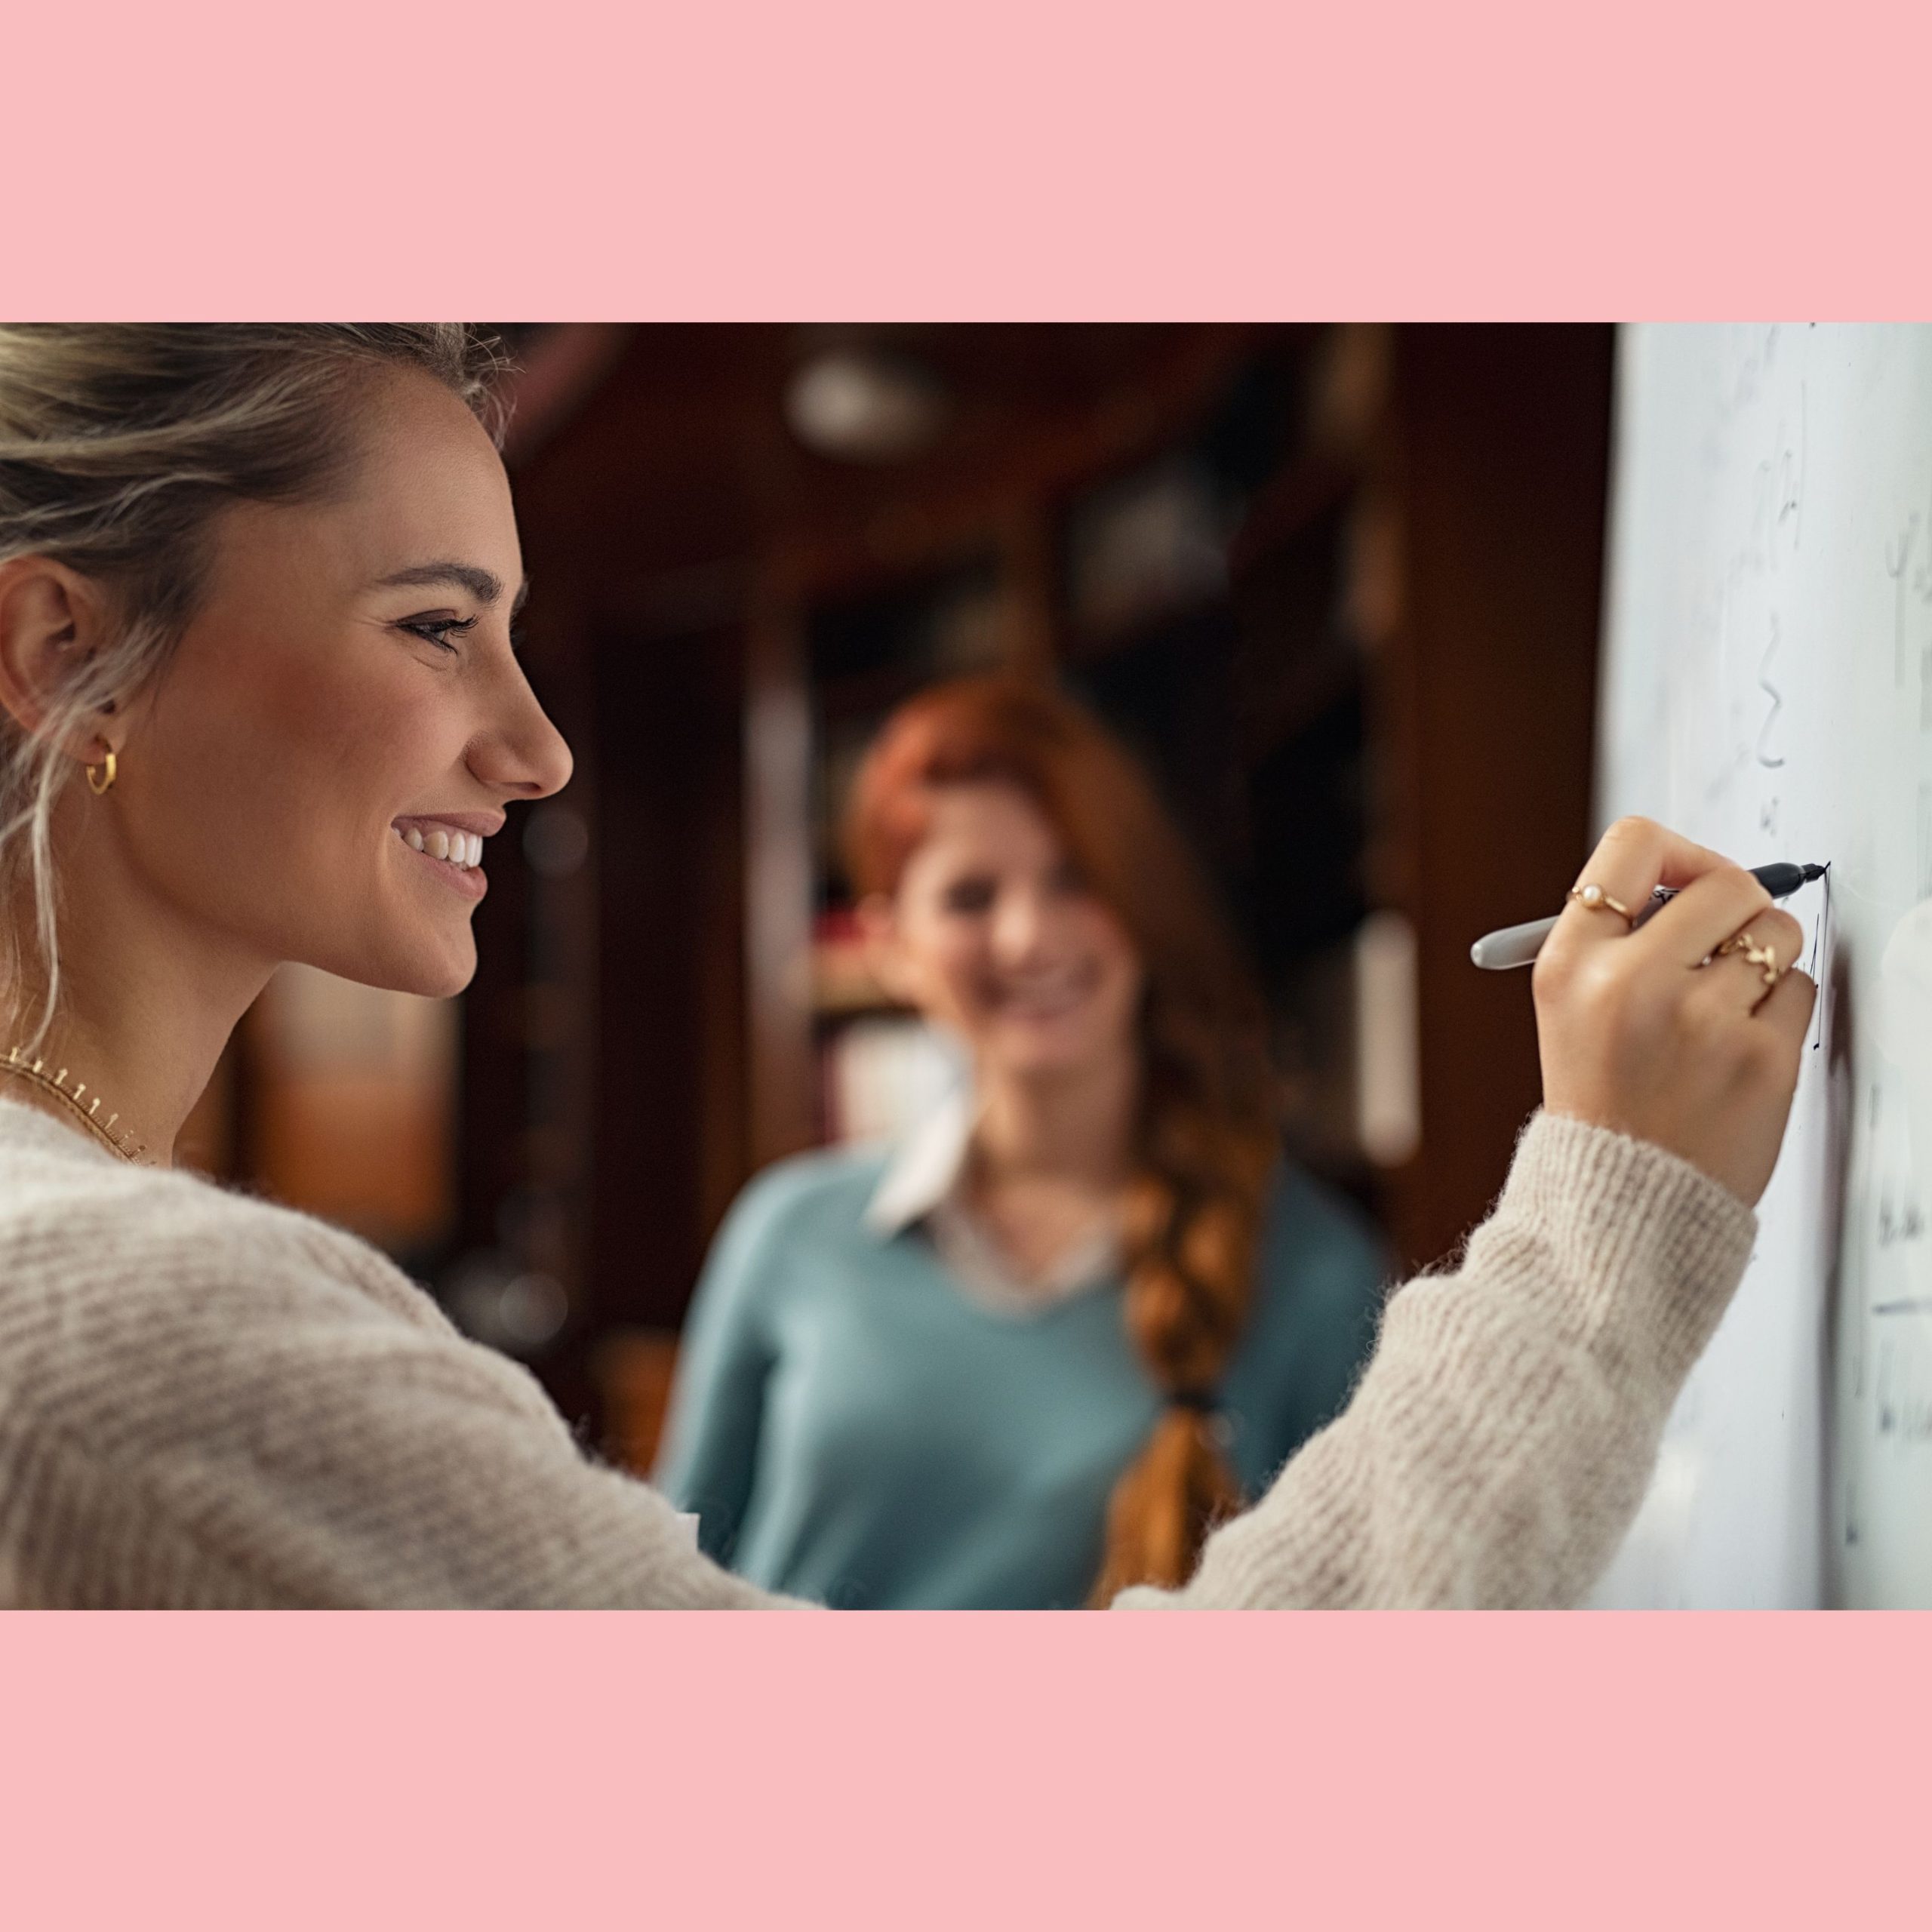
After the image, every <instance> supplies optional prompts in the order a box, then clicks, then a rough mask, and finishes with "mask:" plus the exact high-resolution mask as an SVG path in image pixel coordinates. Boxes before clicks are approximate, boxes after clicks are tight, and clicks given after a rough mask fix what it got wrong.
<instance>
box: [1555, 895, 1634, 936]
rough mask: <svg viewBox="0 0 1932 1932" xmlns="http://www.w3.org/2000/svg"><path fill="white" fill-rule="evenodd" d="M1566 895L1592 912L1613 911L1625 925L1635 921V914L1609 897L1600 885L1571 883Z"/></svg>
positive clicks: (1632, 923)
mask: <svg viewBox="0 0 1932 1932" xmlns="http://www.w3.org/2000/svg"><path fill="white" fill-rule="evenodd" d="M1567 896H1568V897H1571V898H1572V899H1574V900H1576V902H1577V904H1578V905H1579V906H1588V907H1589V909H1590V910H1591V911H1592V912H1597V911H1598V910H1601V911H1603V912H1614V913H1615V914H1616V915H1617V917H1618V918H1620V919H1621V920H1623V921H1624V923H1625V924H1626V925H1631V926H1634V925H1635V924H1636V923H1637V915H1636V914H1635V913H1634V912H1632V911H1631V909H1629V906H1626V905H1624V904H1623V903H1622V902H1621V901H1620V900H1615V899H1613V898H1611V896H1610V894H1608V893H1607V892H1606V891H1604V889H1603V888H1602V887H1601V886H1600V885H1573V886H1572V887H1571V888H1570V891H1569V894H1568V895H1567Z"/></svg>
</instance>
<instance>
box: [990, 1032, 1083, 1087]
mask: <svg viewBox="0 0 1932 1932" xmlns="http://www.w3.org/2000/svg"><path fill="white" fill-rule="evenodd" d="M1107 1051H1109V1042H1107V1041H1102V1040H1097V1039H1096V1038H1094V1033H1093V1029H1091V1027H1089V1026H1058V1025H1054V1024H1051V1023H1048V1024H1045V1025H1037V1024H1026V1023H1021V1024H1008V1025H1007V1026H1002V1027H1001V1029H999V1034H998V1040H997V1041H996V1043H995V1047H994V1051H993V1057H994V1058H995V1060H998V1063H1000V1064H1001V1066H1004V1067H1005V1068H1006V1069H1008V1071H1009V1072H1013V1073H1016V1074H1032V1075H1045V1074H1054V1073H1072V1072H1078V1070H1079V1069H1081V1068H1082V1067H1084V1066H1090V1065H1091V1064H1092V1063H1094V1061H1096V1060H1099V1059H1100V1058H1101V1057H1103V1055H1104V1054H1106V1052H1107Z"/></svg>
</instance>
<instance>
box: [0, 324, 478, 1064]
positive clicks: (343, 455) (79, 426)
mask: <svg viewBox="0 0 1932 1932" xmlns="http://www.w3.org/2000/svg"><path fill="white" fill-rule="evenodd" d="M386 368H387V369H414V370H417V371H420V372H422V373H423V374H426V375H428V376H431V377H434V378H435V380H438V381H439V382H441V383H444V384H445V386H448V388H449V389H451V390H452V391H453V392H454V393H455V394H456V395H458V396H460V397H461V398H463V401H465V402H466V403H467V404H468V405H469V407H470V408H472V410H474V411H475V412H476V414H477V415H478V418H479V419H480V420H481V421H482V422H483V423H484V424H485V427H486V428H488V429H490V430H491V434H492V435H493V436H499V437H500V434H501V427H502V426H501V423H500V421H499V420H497V417H496V415H495V412H494V403H493V400H492V388H491V386H492V383H493V380H494V378H495V377H497V375H498V374H500V371H501V370H502V368H503V357H502V355H501V352H500V349H498V347H497V344H496V343H494V341H493V340H490V339H488V338H487V337H483V336H481V335H479V334H477V333H476V332H475V331H472V330H471V329H469V328H466V327H465V326H463V325H461V324H458V323H454V322H373V323H282V322H265V323H255V322H248V323H118V322H117V323H105V324H94V323H88V324H68V323H52V324H22V325H13V324H8V325H0V563H5V562H6V561H8V560H9V559H11V558H15V557H20V556H42V557H48V558H53V559H54V560H56V561H59V562H60V563H63V564H65V565H67V566H68V567H69V568H70V569H72V570H74V571H78V572H79V573H80V574H82V575H83V576H85V577H88V578H90V579H91V580H93V581H94V582H95V583H97V584H98V585H99V586H100V588H101V589H102V591H103V592H104V594H105V595H106V598H107V600H108V608H109V610H110V611H111V612H112V617H113V622H114V630H113V635H112V639H111V641H109V643H108V645H106V647H105V648H103V649H101V650H100V651H97V652H96V653H94V654H91V657H89V659H88V661H87V662H86V663H83V664H82V665H81V666H78V667H77V669H76V670H75V674H74V675H73V676H72V678H71V679H70V680H69V681H67V682H66V684H65V685H63V688H62V689H61V690H60V692H59V694H58V695H57V699H56V701H55V703H54V705H53V706H52V707H51V709H50V711H49V712H48V715H47V716H46V717H45V718H44V719H43V720H42V722H41V724H40V725H39V726H38V728H37V729H35V730H34V731H26V730H23V728H21V727H20V725H19V724H17V722H16V721H14V719H13V718H11V717H9V716H8V715H7V714H6V713H5V712H0V906H4V907H5V909H6V911H7V914H8V916H7V917H6V918H5V921H4V922H3V923H4V937H0V987H4V988H5V989H6V991H7V993H8V996H9V997H10V998H16V999H17V998H19V997H20V995H22V994H23V992H24V989H26V986H28V985H29V983H30V982H31V981H32V980H35V979H36V978H37V979H38V981H39V983H40V986H41V989H42V1001H41V1011H40V1015H39V1019H38V1023H37V1024H36V1025H35V1028H34V1029H33V1034H32V1038H33V1040H34V1041H35V1042H38V1040H39V1039H40V1038H42V1037H43V1036H44V1035H45V1032H46V1031H47V1029H48V1026H49V1024H50V1023H51V1020H52V1019H53V1017H54V1011H55V1008H56V1004H57V1001H58V998H59V995H60V948H59V905H58V894H57V880H56V878H55V877H54V865H53V854H52V848H51V826H52V823H53V815H54V807H55V804H56V803H57V801H58V799H59V798H60V795H61V792H63V789H64V788H65V787H66V786H67V785H69V784H70V783H72V782H73V780H74V778H75V775H76V774H75V771H74V766H73V761H72V759H71V758H68V757H66V756H65V755H63V753H62V752H61V751H60V746H61V744H62V743H63V742H66V741H67V740H69V738H70V737H71V736H72V734H75V733H76V732H77V731H79V730H81V729H82V728H83V727H84V726H85V724H86V723H87V721H88V720H89V719H91V718H93V717H94V716H95V715H97V714H100V713H102V712H109V711H112V709H115V707H116V706H118V705H120V704H122V703H125V702H126V701H127V700H128V699H129V698H130V697H132V696H133V695H134V694H135V693H136V692H137V691H140V689H141V688H143V686H144V685H146V684H147V683H148V681H149V680H150V679H151V678H153V677H154V676H155V675H156V674H157V673H158V672H159V671H160V670H161V669H162V668H163V666H165V664H166V663H167V662H168V657H169V656H170V654H171V652H172V651H173V649H174V645H175V644H176V643H177V641H178V640H179V638H180V635H181V633H182V632H183V629H185V628H186V625H187V623H188V621H189V619H190V618H191V617H192V616H193V614H194V613H195V608H196V606H197V605H198V601H199V600H200V598H201V595H202V591H203V589H204V588H205V583H206V580H207V574H208V562H209V556H210V550H211V545H210V541H209V539H210V534H211V528H212V526H213V524H214V520H215V518H216V517H217V515H218V514H219V513H220V512H221V511H222V510H223V509H226V508H227V507H228V506H230V505H231V504H234V503H303V502H312V501H315V500H320V499H321V498H324V497H327V496H328V494H329V493H330V492H331V490H332V489H334V488H337V486H338V485H340V482H341V481H342V478H343V472H344V471H345V470H346V468H347V466H349V463H350V462H351V460H352V458H353V456H354V454H355V441H354V437H353V435H352V429H351V423H352V415H351V412H350V411H349V410H348V409H347V408H345V407H344V405H345V403H346V401H347V400H348V399H349V398H350V397H351V395H352V394H353V392H354V391H355V389H356V388H357V387H358V386H359V385H361V384H363V383H367V382H368V380H370V379H371V377H373V376H374V375H375V374H379V373H380V371H383V370H384V369H386ZM29 895H30V896H31V898H32V904H33V909H34V916H33V920H32V925H31V928H29V927H28V926H27V925H26V923H25V922H24V921H23V920H21V919H20V918H19V917H18V915H19V913H20V910H21V909H22V908H23V903H24V902H25V901H26V899H27V898H28V897H29ZM11 1017H13V1018H14V1020H16V1021H17V1020H18V1019H19V1018H20V1015H19V1014H17V1013H16V1014H14V1015H12V1016H11Z"/></svg>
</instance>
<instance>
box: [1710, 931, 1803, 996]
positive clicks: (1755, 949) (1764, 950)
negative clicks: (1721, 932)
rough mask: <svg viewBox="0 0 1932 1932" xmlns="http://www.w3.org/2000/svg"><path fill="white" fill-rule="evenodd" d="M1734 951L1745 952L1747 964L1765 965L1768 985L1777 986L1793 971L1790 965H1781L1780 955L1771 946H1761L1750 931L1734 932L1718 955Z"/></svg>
mask: <svg viewBox="0 0 1932 1932" xmlns="http://www.w3.org/2000/svg"><path fill="white" fill-rule="evenodd" d="M1733 952H1741V953H1743V955H1744V963H1745V964H1746V965H1747V966H1761V967H1763V968H1764V983H1765V985H1766V986H1776V985H1777V983H1778V982H1779V980H1781V979H1783V977H1784V976H1785V975H1786V974H1787V973H1789V971H1791V968H1789V966H1780V964H1778V955H1777V952H1775V951H1774V949H1772V948H1771V947H1770V946H1760V945H1759V944H1758V942H1757V941H1756V940H1755V939H1753V938H1752V937H1751V935H1750V934H1749V933H1748V932H1743V933H1734V934H1731V936H1730V938H1729V939H1727V940H1725V941H1724V943H1723V945H1721V946H1719V947H1718V949H1717V955H1716V956H1717V957H1718V958H1724V956H1725V955H1727V954H1728V953H1733Z"/></svg>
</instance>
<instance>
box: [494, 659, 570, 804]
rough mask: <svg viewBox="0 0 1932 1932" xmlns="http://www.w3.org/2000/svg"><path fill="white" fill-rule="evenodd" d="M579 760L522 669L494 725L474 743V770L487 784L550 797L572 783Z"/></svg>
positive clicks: (524, 794)
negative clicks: (573, 756) (572, 772)
mask: <svg viewBox="0 0 1932 1932" xmlns="http://www.w3.org/2000/svg"><path fill="white" fill-rule="evenodd" d="M575 762H576V761H575V760H574V758H572V757H571V748H570V746H568V744H566V743H565V741H564V734H562V733H561V731H558V729H557V728H556V726H555V725H554V724H552V723H551V722H550V720H549V716H548V715H546V712H544V709H543V706H541V705H540V704H539V703H537V694H536V693H535V692H534V691H532V690H531V688H530V685H529V683H528V681H527V680H526V679H525V678H523V676H522V675H521V673H519V674H518V677H517V678H516V688H515V690H514V691H512V692H510V693H509V694H506V700H505V703H504V704H503V708H502V711H501V713H500V715H499V716H498V717H497V719H496V720H495V721H494V727H493V728H492V729H491V730H489V731H486V732H485V734H483V735H482V736H481V737H480V738H479V739H478V740H477V741H476V742H475V743H474V744H472V746H471V747H470V751H469V768H470V769H471V771H473V772H475V774H476V776H477V777H478V778H480V779H481V780H483V781H484V783H485V784H487V785H490V786H494V787H495V788H496V789H498V790H500V791H503V792H508V793H509V794H510V795H512V796H514V797H517V798H549V796H550V795H551V794H552V792H561V790H562V789H564V787H565V786H566V785H568V783H570V777H571V770H572V768H573V767H574V764H575Z"/></svg>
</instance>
